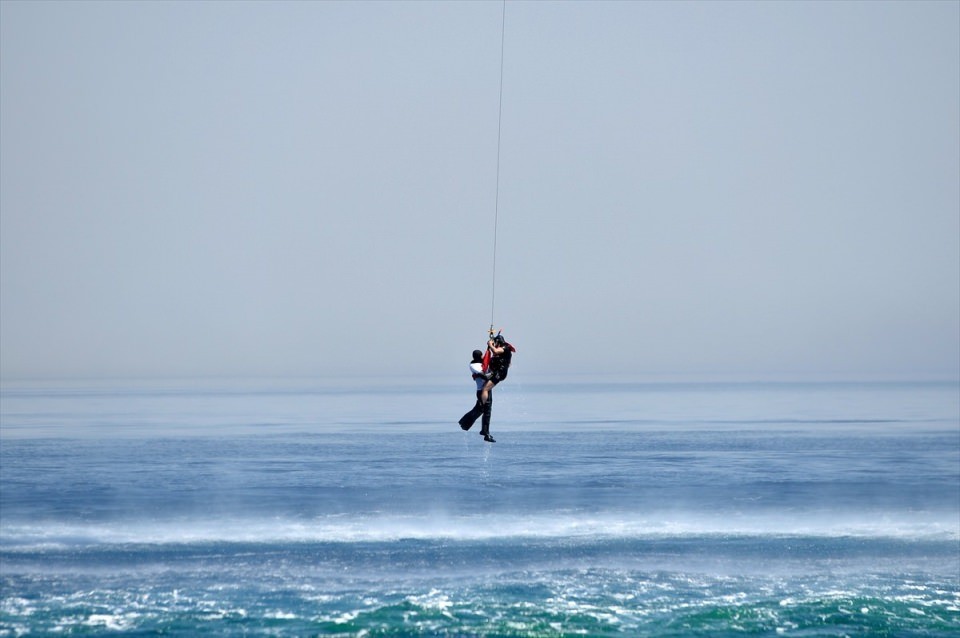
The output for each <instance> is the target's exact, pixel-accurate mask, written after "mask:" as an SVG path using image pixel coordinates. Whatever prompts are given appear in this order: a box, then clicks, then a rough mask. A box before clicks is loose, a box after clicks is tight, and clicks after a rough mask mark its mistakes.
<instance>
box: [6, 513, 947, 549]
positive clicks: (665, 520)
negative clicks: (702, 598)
mask: <svg viewBox="0 0 960 638" xmlns="http://www.w3.org/2000/svg"><path fill="white" fill-rule="evenodd" d="M700 536H722V537H737V536H743V537H777V536H798V537H822V538H844V537H853V538H891V539H904V540H911V539H916V540H958V539H960V526H958V524H957V522H956V519H955V516H952V515H951V513H941V514H939V515H928V516H919V515H912V516H911V517H910V518H909V519H907V518H906V517H902V518H894V517H868V516H860V517H857V516H855V515H850V516H848V517H842V516H836V515H833V516H826V515H823V516H810V515H803V516H797V517H794V518H791V517H786V516H783V515H779V516H763V515H751V516H741V517H721V516H699V517H693V516H686V517H679V516H670V515H664V516H656V515H653V514H649V515H647V516H644V517H641V516H636V517H634V516H631V515H629V514H601V515H584V514H582V513H576V512H559V513H551V514H537V515H534V516H522V515H516V514H512V515H511V514H496V515H489V516H481V515H476V516H446V515H436V514H434V515H367V516H359V515H355V516H329V517H321V518H317V519H313V520H289V519H256V520H243V519H233V520H218V521H210V520H196V519H188V520H182V519H180V520H170V521H143V522H133V523H120V522H117V523H63V522H57V523H44V524H16V523H11V524H5V525H3V526H2V527H0V547H2V548H4V549H6V550H16V549H18V548H19V549H38V548H43V547H49V548H55V547H69V546H76V545H97V544H149V545H167V544H204V543H222V542H226V543H278V542H279V543H284V542H286V543H296V542H332V543H372V542H392V541H399V540H424V541H429V540H445V541H465V542H484V541H488V540H502V539H504V538H517V539H534V540H537V539H540V540H563V541H573V542H578V541H590V540H605V539H611V540H615V539H644V538H650V539H657V538H683V537H700Z"/></svg>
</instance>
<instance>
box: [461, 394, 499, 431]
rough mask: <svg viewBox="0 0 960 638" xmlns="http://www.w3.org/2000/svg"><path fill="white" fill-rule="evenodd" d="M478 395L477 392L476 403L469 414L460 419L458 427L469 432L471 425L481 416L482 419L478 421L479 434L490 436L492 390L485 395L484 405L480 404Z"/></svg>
mask: <svg viewBox="0 0 960 638" xmlns="http://www.w3.org/2000/svg"><path fill="white" fill-rule="evenodd" d="M480 395H481V391H480V390H477V402H476V404H474V406H473V407H472V408H471V409H470V411H469V412H467V413H466V414H464V415H463V416H462V417H460V427H461V428H463V429H464V430H469V429H470V428H472V427H473V424H474V423H476V421H477V419H479V418H480V416H481V415H483V419H481V420H480V434H490V410H491V408H493V390H490V392H489V394H488V395H487V402H486V403H481V401H480Z"/></svg>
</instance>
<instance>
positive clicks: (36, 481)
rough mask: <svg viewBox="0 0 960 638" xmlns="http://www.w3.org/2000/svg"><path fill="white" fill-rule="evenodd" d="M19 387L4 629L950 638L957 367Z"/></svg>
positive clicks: (11, 446) (0, 538) (1, 546)
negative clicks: (687, 377) (480, 426)
mask: <svg viewBox="0 0 960 638" xmlns="http://www.w3.org/2000/svg"><path fill="white" fill-rule="evenodd" d="M472 402H473V394H472V391H471V388H470V387H469V384H467V385H464V384H447V383H422V384H419V385H410V386H400V385H396V384H394V383H391V382H372V381H364V380H357V381H341V382H338V383H329V382H323V381H297V382H289V381H285V382H281V381H272V382H244V383H237V382H232V383H227V382H209V381H208V382H203V383H198V382H168V383H151V384H146V383H144V384H139V383H114V384H107V383H98V384H66V383H64V384H51V383H47V384H9V385H7V386H5V387H4V388H3V393H2V406H0V408H2V409H0V416H2V421H0V636H13V635H35V636H43V635H63V634H83V635H179V636H193V635H218V636H232V635H278V636H308V635H342V636H575V635H586V636H728V635H730V636H732V635H770V636H775V635H776V636H779V635H786V636H844V635H848V636H855V635H876V636H949V635H960V389H958V385H957V384H956V383H912V384H911V383H829V384H828V383H822V384H802V383H779V384H755V383H754V384H748V383H735V384H731V383H727V384H724V383H714V384H691V383H670V384H666V383H661V384H658V383H640V382H630V381H621V382H618V383H596V382H589V381H588V382H584V383H576V384H572V383H571V384H564V383H560V382H557V383H551V384H544V385H531V384H525V383H523V382H522V381H517V380H515V379H512V378H511V379H510V380H508V381H507V382H506V383H505V384H504V386H503V387H502V388H500V389H498V390H497V397H496V402H495V406H494V414H493V428H492V431H493V434H494V436H496V437H497V440H498V442H497V443H495V444H488V443H484V442H483V441H482V439H481V438H480V437H479V436H477V434H476V433H475V432H462V431H460V429H459V427H458V426H457V425H456V420H457V418H459V416H460V415H461V414H462V413H463V412H464V411H466V410H467V409H468V408H469V407H470V405H471V404H472Z"/></svg>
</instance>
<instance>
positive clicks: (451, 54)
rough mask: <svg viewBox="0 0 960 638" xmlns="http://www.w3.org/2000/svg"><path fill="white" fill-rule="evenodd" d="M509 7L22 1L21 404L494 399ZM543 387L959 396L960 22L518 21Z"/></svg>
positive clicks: (11, 353) (14, 172)
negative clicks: (131, 388) (360, 386)
mask: <svg viewBox="0 0 960 638" xmlns="http://www.w3.org/2000/svg"><path fill="white" fill-rule="evenodd" d="M500 25H501V4H500V3H499V2H292V3H279V2H270V3H256V2H221V3H218V2H148V3H141V2H105V3H88V2H75V1H70V2H62V3H60V2H12V1H9V0H3V2H2V3H0V29H2V31H0V42H2V44H0V46H2V51H0V65H2V66H0V82H2V87H0V152H2V156H0V162H2V164H0V242H2V246H0V247H2V252H0V284H2V287H0V295H2V297H0V355H2V356H0V364H2V366H0V367H2V375H3V377H4V378H5V379H8V380H9V379H14V378H23V377H38V376H39V377H46V376H50V377H74V376H85V377H86V376H125V377H129V376H143V375H146V376H158V375H159V376H166V375H188V376H194V375H219V374H227V375H331V374H332V375H336V374H365V373H371V374H382V375H396V376H398V377H400V376H403V375H410V376H413V377H416V376H419V375H423V374H426V375H446V374H450V375H463V374H464V370H463V368H464V366H465V364H466V363H467V361H468V359H469V353H470V351H471V350H472V349H473V348H475V347H478V346H480V344H481V342H482V339H483V336H484V333H485V331H486V329H487V327H488V325H489V323H490V314H491V281H492V256H493V221H494V210H495V201H496V167H497V113H498V97H499V95H498V90H499V73H500V34H501V31H500ZM505 33H506V35H505V45H504V76H503V115H502V151H501V159H500V197H499V232H498V238H499V239H498V257H497V282H496V308H495V323H496V325H497V326H498V327H500V326H502V327H503V328H504V332H505V334H506V335H507V337H508V338H509V339H510V340H511V341H512V342H514V343H515V345H516V346H517V348H518V354H517V356H516V359H515V367H514V370H513V372H512V376H517V377H520V376H521V375H523V378H525V379H527V380H532V379H535V378H539V377H545V375H547V374H548V373H554V372H570V373H583V374H599V373H605V372H609V373H632V372H636V373H644V374H649V375H658V374H673V373H695V374H715V375H726V374H745V375H752V376H756V377H758V378H762V377H763V376H764V375H768V374H779V373H787V374H801V375H838V374H839V375H851V376H858V375H870V376H877V375H879V376H883V375H891V376H899V377H903V376H908V377H909V376H918V377H926V376H931V375H933V376H947V377H952V378H956V377H957V375H958V374H960V3H958V2H948V1H942V2H926V3H925V2H802V3H800V2H798V3H790V2H762V3H750V2H738V3H722V2H708V3H697V2H677V3H656V2H609V3H607V2H572V1H571V2H520V1H513V0H511V1H510V2H508V3H507V6H506V30H505Z"/></svg>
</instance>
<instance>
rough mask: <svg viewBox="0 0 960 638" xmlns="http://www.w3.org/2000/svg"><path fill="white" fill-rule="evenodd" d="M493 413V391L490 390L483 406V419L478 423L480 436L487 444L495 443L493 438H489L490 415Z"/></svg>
mask: <svg viewBox="0 0 960 638" xmlns="http://www.w3.org/2000/svg"><path fill="white" fill-rule="evenodd" d="M492 411H493V391H492V390H491V391H490V393H489V394H488V396H487V401H486V402H485V403H484V404H483V419H481V421H480V434H481V435H482V436H483V440H484V441H487V442H488V443H496V441H494V439H493V437H492V436H490V413H491V412H492Z"/></svg>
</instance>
